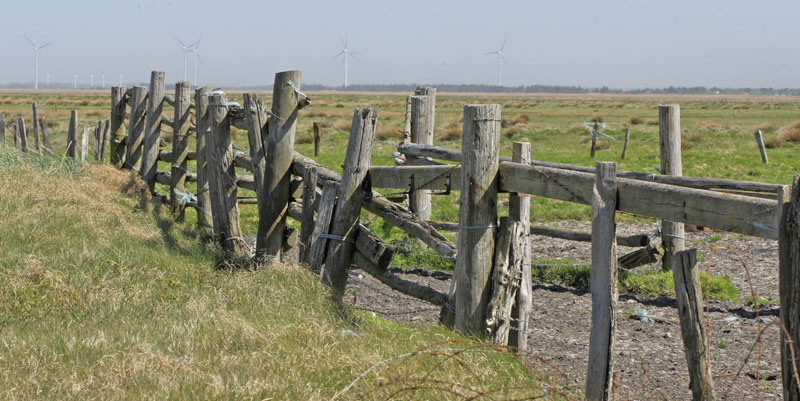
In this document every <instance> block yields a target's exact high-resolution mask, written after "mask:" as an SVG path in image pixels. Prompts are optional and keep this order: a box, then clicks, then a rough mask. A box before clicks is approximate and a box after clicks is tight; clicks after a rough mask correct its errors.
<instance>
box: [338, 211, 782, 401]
mask: <svg viewBox="0 0 800 401" xmlns="http://www.w3.org/2000/svg"><path fill="white" fill-rule="evenodd" d="M552 225H554V226H559V227H563V228H570V229H580V230H585V231H588V230H590V223H589V222H575V221H565V222H560V223H554V224H552ZM654 228H655V227H654V226H653V225H650V226H645V225H641V224H619V225H618V227H617V232H618V233H625V234H637V233H646V232H652V231H653V230H654ZM720 237H721V238H720ZM531 242H532V249H533V255H534V259H542V258H548V259H562V258H565V257H568V258H569V259H571V260H574V261H589V260H590V259H591V257H590V254H591V244H590V243H586V242H574V241H566V240H558V239H553V238H548V237H540V236H534V237H533V238H532V241H531ZM686 246H687V248H689V247H694V248H697V249H698V252H700V254H701V255H704V258H702V259H704V260H703V261H702V262H701V263H700V268H701V269H702V271H710V272H711V274H713V275H721V276H727V277H729V278H730V279H731V281H732V282H733V283H734V285H736V286H737V287H738V289H739V294H740V300H739V301H736V302H729V301H725V302H710V303H709V309H710V313H709V314H708V320H709V322H710V327H711V329H710V343H711V366H712V373H713V375H714V376H715V379H714V384H715V388H716V394H717V398H719V399H725V400H754V399H764V400H771V399H780V398H781V379H780V349H779V340H780V336H779V331H778V324H777V320H778V308H777V305H768V306H764V307H762V309H761V310H760V311H759V312H757V311H756V310H755V309H753V308H751V307H750V306H748V305H747V303H746V299H747V297H749V296H750V294H751V293H755V294H757V295H758V296H760V297H763V298H767V299H771V300H777V299H778V284H777V282H778V281H777V278H778V252H777V241H774V240H764V239H759V238H754V237H746V236H741V235H737V234H733V233H712V232H705V231H689V232H687V233H686ZM631 250H633V249H631V248H624V247H620V248H619V250H618V254H619V255H622V254H624V253H626V252H629V251H631ZM404 277H405V278H407V279H409V280H413V281H415V282H419V283H421V284H425V285H429V286H431V287H433V288H435V289H437V290H439V291H442V292H447V290H448V289H449V286H450V280H449V278H447V277H432V276H424V275H419V274H406V275H404ZM348 287H349V288H350V289H352V290H353V291H352V294H353V295H350V296H349V297H348V299H347V300H346V302H349V303H352V304H353V305H354V306H355V307H357V308H359V309H363V310H367V311H372V312H374V313H376V314H378V315H381V316H384V317H386V318H389V319H393V320H396V321H399V322H401V323H404V324H408V325H421V324H435V323H437V321H438V316H439V307H437V306H434V305H431V304H429V303H427V302H424V301H420V300H417V299H415V298H412V297H408V296H405V295H403V294H400V293H398V292H396V291H393V290H391V289H390V288H388V287H386V286H384V285H383V284H381V283H380V282H378V281H377V280H375V279H374V278H372V277H371V276H369V275H367V274H365V273H363V272H361V271H359V270H357V269H354V270H353V271H352V272H351V277H350V281H349V284H348ZM751 291H752V292H751ZM637 310H640V311H641V310H643V311H646V313H647V315H648V316H650V317H652V318H654V319H655V321H654V322H652V323H648V322H643V321H641V320H640V319H639V318H638V316H637V315H636V312H635V311H637ZM590 325H591V295H590V294H588V293H586V292H585V291H581V290H575V289H572V288H567V287H563V286H560V285H557V284H542V283H534V285H533V308H532V313H531V317H530V322H529V331H530V332H529V337H528V349H529V351H530V352H531V353H532V354H535V355H536V356H537V357H539V358H542V359H543V360H545V361H548V363H549V364H552V365H554V366H556V367H557V368H558V370H559V371H560V374H561V376H560V377H559V380H560V384H561V386H562V387H563V388H564V389H567V390H570V391H574V392H580V391H582V390H583V387H584V383H585V379H586V378H585V374H586V373H585V372H586V368H587V364H588V354H589V330H590ZM764 327H766V329H764V331H763V335H762V342H761V344H760V346H758V342H757V338H758V332H759V330H760V329H759V328H764ZM614 354H615V359H614V372H615V374H616V375H617V376H618V378H619V399H637V400H651V399H652V400H662V399H669V400H676V399H678V400H683V399H691V393H690V391H689V380H688V375H687V368H686V360H685V358H684V353H683V344H682V341H681V333H680V327H679V325H678V314H677V310H676V309H675V300H674V299H672V298H662V299H638V298H636V297H632V296H626V295H622V296H620V300H619V304H618V313H617V331H616V343H615V348H614ZM528 360H529V361H531V362H529V363H531V364H532V365H533V366H534V367H542V368H544V367H546V366H545V365H543V364H542V362H540V360H539V359H538V358H528Z"/></svg>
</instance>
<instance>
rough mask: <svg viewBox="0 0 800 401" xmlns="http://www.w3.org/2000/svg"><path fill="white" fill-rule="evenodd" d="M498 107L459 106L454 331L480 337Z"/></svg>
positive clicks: (493, 212) (491, 232) (493, 219)
mask: <svg viewBox="0 0 800 401" xmlns="http://www.w3.org/2000/svg"><path fill="white" fill-rule="evenodd" d="M500 118H501V116H500V105H498V104H486V105H483V104H470V105H466V106H464V121H463V136H462V139H461V149H462V154H463V155H464V158H463V162H462V164H461V198H460V199H461V209H460V210H459V216H458V245H457V249H458V254H457V255H456V266H455V283H456V284H455V286H456V288H455V302H456V321H455V328H456V330H458V331H461V332H463V333H469V334H473V335H479V336H482V335H484V333H485V329H486V306H487V304H488V302H489V296H490V295H491V286H490V285H489V276H490V274H491V271H492V262H493V261H492V257H493V255H494V245H495V232H496V229H497V184H498V182H497V181H498V180H497V170H498V161H499V153H498V152H499V141H500Z"/></svg>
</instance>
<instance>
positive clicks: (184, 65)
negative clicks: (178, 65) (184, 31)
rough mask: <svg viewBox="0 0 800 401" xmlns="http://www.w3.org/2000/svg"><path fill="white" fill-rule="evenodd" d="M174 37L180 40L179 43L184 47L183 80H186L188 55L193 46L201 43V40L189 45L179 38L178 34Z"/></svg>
mask: <svg viewBox="0 0 800 401" xmlns="http://www.w3.org/2000/svg"><path fill="white" fill-rule="evenodd" d="M174 38H175V40H177V41H178V43H180V44H181V47H182V48H183V80H184V81H185V80H186V63H187V58H186V56H187V55H188V54H189V53H190V52H191V51H192V47H194V46H195V45H197V44H198V43H200V40H198V41H197V42H194V43H192V44H190V45H188V46H187V45H186V44H185V43H183V42H182V41H181V40H180V39H178V37H177V36H175V37H174Z"/></svg>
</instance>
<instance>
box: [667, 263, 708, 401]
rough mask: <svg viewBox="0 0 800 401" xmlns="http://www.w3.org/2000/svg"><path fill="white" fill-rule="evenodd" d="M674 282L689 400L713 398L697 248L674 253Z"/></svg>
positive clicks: (706, 400)
mask: <svg viewBox="0 0 800 401" xmlns="http://www.w3.org/2000/svg"><path fill="white" fill-rule="evenodd" d="M672 263H673V265H672V277H673V280H674V281H675V299H676V301H677V304H678V315H679V317H680V320H681V335H682V337H683V350H684V352H685V353H686V364H687V365H688V366H689V387H691V389H692V399H695V400H705V401H712V400H714V399H715V398H714V383H713V382H712V379H711V367H710V366H709V364H708V348H706V338H707V337H706V336H707V334H706V327H705V319H703V292H702V290H701V288H700V269H698V268H697V250H696V249H688V250H685V251H680V252H678V253H676V254H675V258H674V259H673V261H672Z"/></svg>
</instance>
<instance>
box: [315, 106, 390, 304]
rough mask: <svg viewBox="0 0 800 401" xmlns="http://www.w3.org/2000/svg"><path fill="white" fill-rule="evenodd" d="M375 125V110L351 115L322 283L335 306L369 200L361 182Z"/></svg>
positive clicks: (370, 194) (338, 299) (369, 191)
mask: <svg viewBox="0 0 800 401" xmlns="http://www.w3.org/2000/svg"><path fill="white" fill-rule="evenodd" d="M377 123H378V112H377V111H376V110H375V109H363V110H361V111H359V110H356V111H355V112H354V113H353V123H352V124H351V125H350V137H349V139H348V141H347V153H346V154H345V156H344V168H343V170H342V183H341V185H339V191H338V192H337V195H338V197H339V200H338V202H337V203H336V211H335V212H334V214H333V221H332V222H331V229H330V233H331V235H332V236H333V237H336V238H334V239H333V240H331V241H328V252H327V261H326V262H325V271H324V273H323V276H322V282H323V283H325V284H327V285H328V286H330V287H331V290H332V291H331V297H332V299H333V300H334V301H335V302H341V300H342V296H343V295H344V290H345V286H347V269H348V268H349V267H350V264H351V262H352V259H353V250H354V249H355V246H354V245H355V241H354V240H353V239H352V238H351V237H354V236H353V234H354V233H355V231H354V230H353V227H354V226H355V225H357V224H358V216H359V215H360V214H361V203H362V202H363V201H364V198H365V197H367V196H372V189H371V188H369V186H368V185H367V188H365V186H364V185H363V181H364V178H365V177H366V176H367V173H369V161H370V156H371V155H372V143H373V140H374V139H375V126H376V124H377ZM351 241H352V242H351Z"/></svg>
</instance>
